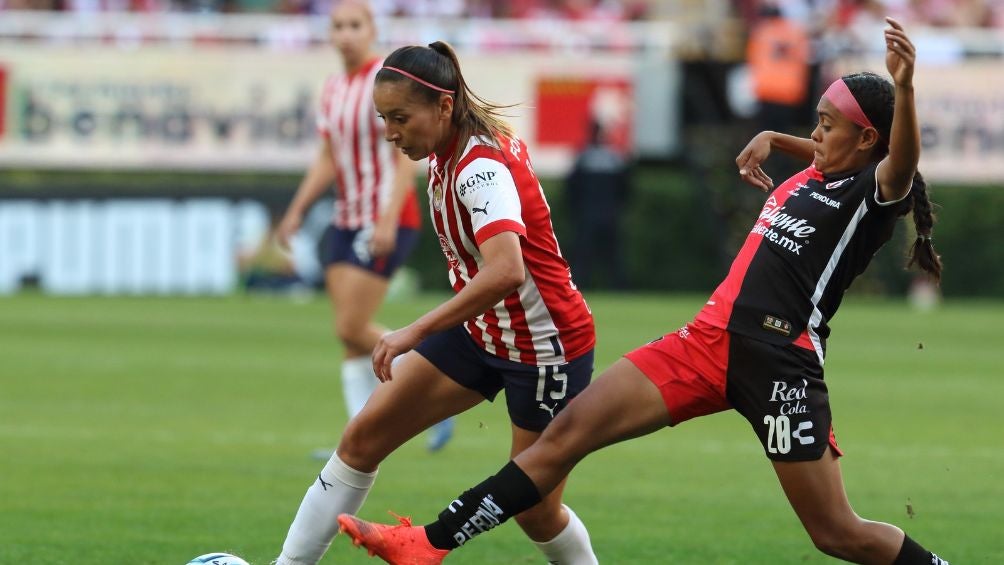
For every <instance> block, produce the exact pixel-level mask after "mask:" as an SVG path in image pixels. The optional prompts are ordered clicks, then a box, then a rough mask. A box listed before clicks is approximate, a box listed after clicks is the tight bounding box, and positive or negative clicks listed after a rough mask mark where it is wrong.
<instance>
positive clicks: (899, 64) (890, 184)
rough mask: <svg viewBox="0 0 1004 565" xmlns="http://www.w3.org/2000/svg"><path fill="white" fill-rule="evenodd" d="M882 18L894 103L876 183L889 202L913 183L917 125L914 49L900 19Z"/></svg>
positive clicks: (901, 194)
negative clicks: (887, 150) (894, 93)
mask: <svg viewBox="0 0 1004 565" xmlns="http://www.w3.org/2000/svg"><path fill="white" fill-rule="evenodd" d="M885 21H886V22H887V23H888V24H889V27H887V28H886V29H885V45H886V55H885V64H886V68H887V69H888V70H889V74H890V75H891V76H892V79H893V84H894V85H895V88H896V105H895V107H894V108H893V115H892V127H891V128H890V132H889V155H888V156H887V157H886V158H885V159H884V160H883V162H882V164H881V166H880V167H879V170H878V183H879V191H880V192H881V194H882V199H883V200H885V201H887V202H891V201H896V200H900V199H902V198H903V197H905V196H906V195H907V193H908V192H910V188H911V187H912V186H913V177H914V175H915V174H916V173H917V163H918V162H919V161H920V125H919V123H918V121H917V106H916V104H915V102H914V98H913V68H914V63H915V62H916V60H917V51H916V49H914V47H913V43H912V42H911V41H910V38H909V37H907V35H906V32H905V31H904V30H903V26H902V25H900V23H899V22H897V21H896V20H894V19H892V18H886V19H885Z"/></svg>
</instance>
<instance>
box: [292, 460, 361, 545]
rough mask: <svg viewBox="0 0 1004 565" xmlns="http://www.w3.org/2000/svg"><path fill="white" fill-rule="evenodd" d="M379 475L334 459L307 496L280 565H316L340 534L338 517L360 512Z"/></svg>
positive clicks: (304, 498) (323, 470)
mask: <svg viewBox="0 0 1004 565" xmlns="http://www.w3.org/2000/svg"><path fill="white" fill-rule="evenodd" d="M376 475H377V472H376V471H373V472H372V473H362V472H360V471H356V470H355V469H353V468H351V467H349V466H348V465H346V464H345V463H343V462H342V460H341V459H339V458H338V454H335V455H332V456H331V459H330V460H328V463H327V464H326V465H325V466H324V468H323V469H321V473H320V474H319V475H318V476H317V480H316V481H314V483H313V484H312V485H310V488H308V489H307V494H305V495H304V496H303V502H301V503H300V509H299V510H297V511H296V518H294V519H293V524H292V525H291V526H290V527H289V533H288V534H286V541H285V542H284V543H283V544H282V554H281V555H279V558H278V559H277V560H276V565H313V564H314V563H317V562H318V561H320V560H321V557H322V556H323V555H324V552H325V551H327V550H328V546H330V545H331V540H332V539H334V537H335V534H337V533H338V515H339V514H342V513H346V514H355V513H356V512H359V508H361V507H362V505H363V501H364V500H366V495H367V494H368V493H369V491H370V487H372V486H373V481H374V480H376Z"/></svg>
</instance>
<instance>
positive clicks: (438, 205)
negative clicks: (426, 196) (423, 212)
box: [432, 182, 443, 212]
mask: <svg viewBox="0 0 1004 565" xmlns="http://www.w3.org/2000/svg"><path fill="white" fill-rule="evenodd" d="M432 207H433V208H435V209H436V211H437V212H438V211H440V210H442V209H443V183H441V182H437V183H436V184H434V185H432Z"/></svg>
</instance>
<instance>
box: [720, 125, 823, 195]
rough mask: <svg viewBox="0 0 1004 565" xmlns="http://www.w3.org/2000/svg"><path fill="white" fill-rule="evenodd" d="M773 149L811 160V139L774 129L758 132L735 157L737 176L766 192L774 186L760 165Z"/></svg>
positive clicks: (800, 158) (807, 160)
mask: <svg viewBox="0 0 1004 565" xmlns="http://www.w3.org/2000/svg"><path fill="white" fill-rule="evenodd" d="M774 149H777V150H778V151H782V152H784V153H787V154H788V155H791V156H792V157H794V158H796V159H799V160H801V161H805V162H812V157H813V151H814V148H813V141H812V140H811V139H806V138H802V137H795V136H793V135H787V134H783V133H777V132H776V131H762V132H760V133H758V134H757V135H756V136H754V137H753V139H751V140H750V142H749V143H747V144H746V147H744V148H743V150H742V151H740V152H739V156H738V157H736V166H737V167H739V176H740V177H742V179H743V180H744V181H746V182H747V183H749V184H751V185H753V186H755V187H757V188H759V189H760V190H762V191H764V192H768V191H770V190H771V189H773V188H774V181H773V180H772V179H771V178H770V177H769V176H768V175H767V173H765V172H764V171H763V169H762V168H761V167H760V165H761V164H763V162H764V161H766V160H767V156H768V155H770V152H771V151H772V150H774Z"/></svg>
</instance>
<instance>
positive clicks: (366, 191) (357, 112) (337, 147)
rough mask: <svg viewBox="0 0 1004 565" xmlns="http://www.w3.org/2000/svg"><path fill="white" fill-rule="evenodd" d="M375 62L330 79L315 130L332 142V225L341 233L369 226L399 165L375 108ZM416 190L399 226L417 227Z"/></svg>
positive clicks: (386, 193) (391, 186)
mask: <svg viewBox="0 0 1004 565" xmlns="http://www.w3.org/2000/svg"><path fill="white" fill-rule="evenodd" d="M380 63H381V61H380V60H379V59H374V60H373V61H370V62H369V63H367V64H365V65H363V67H362V68H361V69H359V70H358V71H356V72H355V73H352V74H335V75H331V76H330V77H328V79H327V81H325V83H324V89H323V90H322V92H321V106H320V108H319V111H318V113H317V131H318V132H319V133H320V134H321V135H322V136H324V137H326V138H328V139H330V140H331V150H332V159H333V160H334V162H335V165H336V169H337V177H336V179H335V183H336V185H337V191H336V195H335V215H334V219H333V223H334V224H335V226H336V227H338V228H341V229H361V228H366V227H369V226H372V225H373V224H375V223H376V220H377V219H378V218H379V217H380V210H381V208H382V206H383V205H384V204H385V202H386V201H387V199H388V198H390V195H391V192H392V190H393V182H394V169H395V167H396V166H397V160H396V158H395V151H394V145H393V144H392V143H389V142H387V141H386V140H385V139H384V125H383V122H382V121H381V120H380V118H379V117H378V116H377V113H376V109H374V107H373V80H374V77H375V76H376V73H377V71H379V70H380ZM419 223H420V221H419V212H418V202H417V199H416V197H415V191H413V190H410V191H408V196H407V198H406V200H405V202H404V205H403V206H402V208H401V217H400V219H399V223H398V225H399V226H401V227H408V228H417V227H418V226H419Z"/></svg>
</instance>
